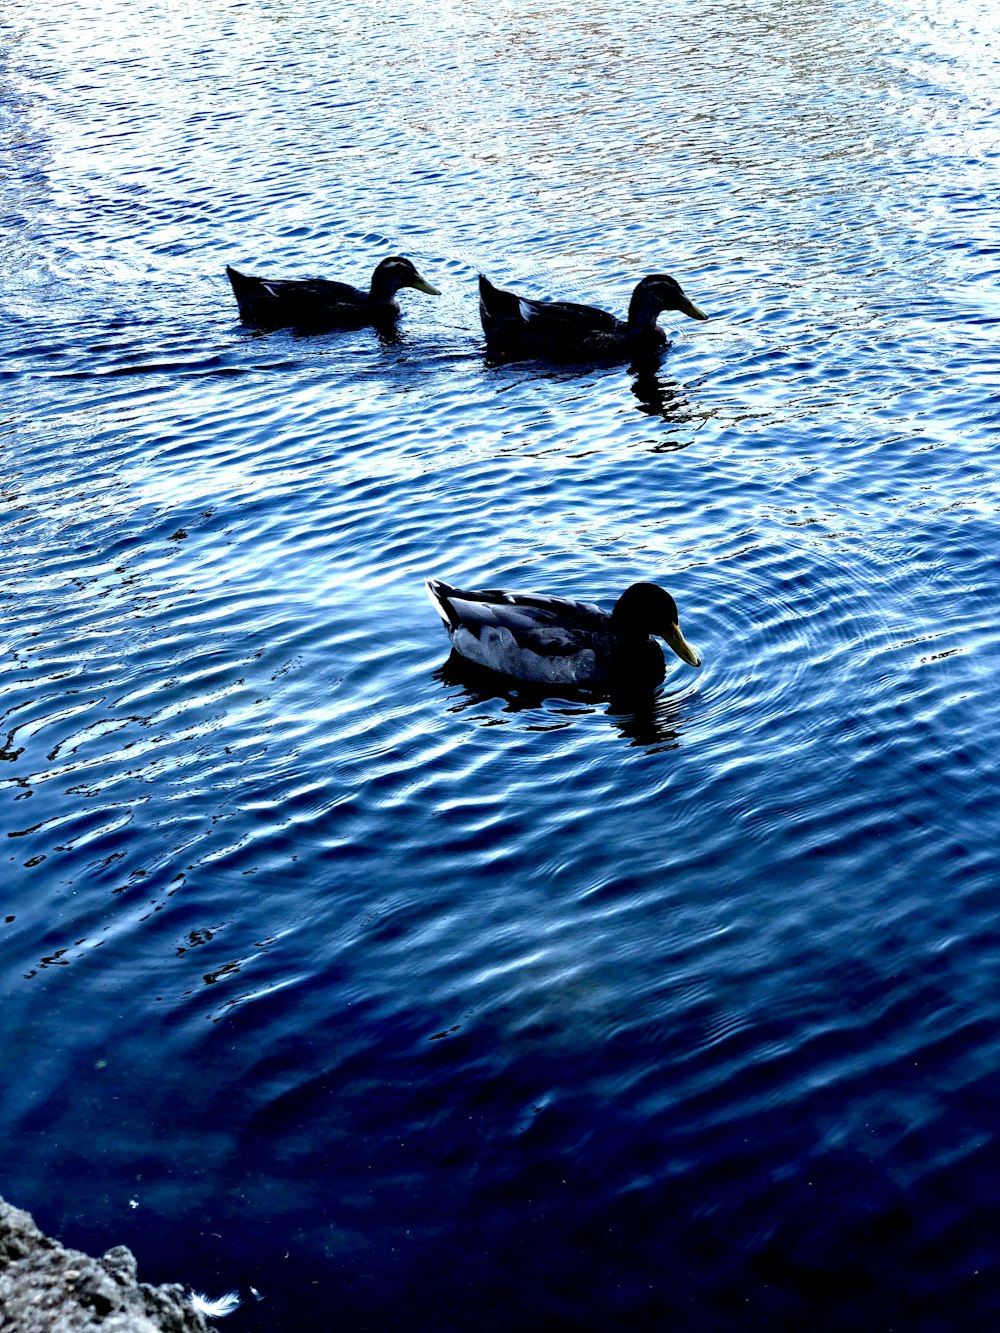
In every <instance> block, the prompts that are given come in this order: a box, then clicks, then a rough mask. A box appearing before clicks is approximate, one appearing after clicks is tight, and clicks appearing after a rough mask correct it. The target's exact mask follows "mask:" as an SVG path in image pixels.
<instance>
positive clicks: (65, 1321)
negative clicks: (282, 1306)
mask: <svg viewBox="0 0 1000 1333" xmlns="http://www.w3.org/2000/svg"><path fill="white" fill-rule="evenodd" d="M211 1327H212V1326H211V1325H210V1324H208V1323H207V1322H206V1320H205V1318H204V1316H203V1315H201V1314H199V1313H198V1311H197V1310H195V1309H194V1308H193V1306H192V1305H191V1303H190V1301H189V1300H188V1299H187V1297H186V1295H185V1293H184V1288H183V1287H182V1286H180V1284H179V1283H176V1282H171V1283H167V1284H166V1285H165V1286H162V1287H151V1286H150V1285H149V1284H148V1283H146V1282H140V1281H139V1280H138V1276H137V1269H136V1262H135V1257H134V1256H133V1254H132V1251H131V1250H127V1249H126V1248H125V1246H124V1245H116V1246H115V1247H114V1249H113V1250H108V1252H107V1254H105V1255H104V1257H103V1258H101V1259H92V1258H91V1257H90V1256H89V1255H87V1254H83V1253H81V1251H79V1250H67V1249H66V1248H65V1247H64V1246H62V1245H60V1244H59V1242H58V1241H57V1240H52V1239H51V1238H50V1237H48V1236H43V1235H42V1233H41V1232H40V1231H39V1229H38V1228H37V1227H36V1226H35V1223H34V1221H33V1219H32V1218H31V1216H30V1214H28V1213H25V1212H22V1211H21V1209H20V1208H13V1207H12V1206H11V1205H10V1204H9V1203H5V1202H4V1200H3V1199H0V1330H2V1333H91V1330H96V1329H100V1331H101V1333H209V1330H210V1329H211Z"/></svg>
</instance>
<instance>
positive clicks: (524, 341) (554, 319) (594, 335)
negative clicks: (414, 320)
mask: <svg viewBox="0 0 1000 1333" xmlns="http://www.w3.org/2000/svg"><path fill="white" fill-rule="evenodd" d="M661 310H680V311H682V312H683V313H684V314H685V315H688V316H690V318H691V319H708V316H707V315H706V314H705V312H704V311H703V310H699V309H698V307H697V306H696V305H695V303H694V302H693V301H691V300H690V299H689V298H688V297H687V296H685V295H684V293H683V291H682V290H681V287H680V284H679V283H678V282H676V281H675V279H673V278H671V277H669V276H668V275H667V274H666V273H650V274H649V275H648V276H647V277H645V278H643V279H642V281H641V282H639V283H638V285H637V286H636V289H635V291H634V292H633V293H632V299H631V301H630V302H629V307H628V318H627V319H618V317H617V316H616V315H612V314H610V313H609V312H608V311H607V310H599V309H598V308H597V307H596V306H589V305H575V304H574V303H573V302H572V301H534V300H529V298H528V297H526V296H518V295H517V294H516V293H515V292H505V291H502V290H501V289H500V288H499V287H494V285H493V283H492V282H490V280H489V278H487V277H486V276H485V274H482V273H480V275H479V317H480V319H481V320H482V323H483V332H484V333H485V334H486V346H487V349H488V350H489V351H490V352H491V353H493V354H496V355H498V356H500V357H503V358H511V357H542V358H548V359H550V360H559V361H571V360H587V359H601V358H604V357H608V356H631V355H635V354H636V353H639V354H641V353H647V354H648V353H650V352H655V351H657V350H658V349H659V348H662V347H663V346H664V345H665V343H666V341H667V339H666V334H665V333H664V332H663V330H662V329H661V328H660V327H659V325H658V324H657V322H656V318H657V316H658V315H659V313H660V312H661Z"/></svg>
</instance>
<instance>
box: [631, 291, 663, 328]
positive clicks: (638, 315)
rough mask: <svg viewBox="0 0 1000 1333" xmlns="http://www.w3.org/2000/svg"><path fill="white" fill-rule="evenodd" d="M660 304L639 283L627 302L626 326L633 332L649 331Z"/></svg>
mask: <svg viewBox="0 0 1000 1333" xmlns="http://www.w3.org/2000/svg"><path fill="white" fill-rule="evenodd" d="M661 309H662V306H661V305H660V304H659V302H658V301H657V300H656V298H655V297H654V296H650V294H649V293H648V292H647V291H644V290H643V287H642V285H641V284H640V285H639V286H638V287H637V288H636V289H635V291H634V292H633V293H632V299H631V301H629V304H628V326H629V328H630V329H631V330H632V332H633V333H651V332H652V331H653V330H654V329H655V328H656V319H657V316H658V315H659V313H660V311H661Z"/></svg>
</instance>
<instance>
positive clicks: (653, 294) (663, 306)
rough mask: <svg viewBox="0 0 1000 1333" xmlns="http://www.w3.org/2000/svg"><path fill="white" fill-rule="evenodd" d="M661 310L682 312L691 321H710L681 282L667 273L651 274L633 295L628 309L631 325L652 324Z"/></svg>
mask: <svg viewBox="0 0 1000 1333" xmlns="http://www.w3.org/2000/svg"><path fill="white" fill-rule="evenodd" d="M661 310H680V311H681V313H682V314H685V315H689V316H690V317H691V319H708V316H707V315H706V314H705V312H704V310H699V309H698V307H697V306H696V305H695V303H694V302H693V301H691V300H689V299H688V297H686V296H685V295H684V293H683V291H682V290H681V285H680V283H679V282H675V280H674V279H673V278H671V277H669V276H668V275H667V274H666V273H650V274H649V276H648V277H646V278H643V280H642V281H641V282H640V283H639V285H638V286H637V287H636V289H635V291H634V292H633V293H632V300H631V302H630V303H629V308H628V322H629V323H630V324H640V325H641V324H650V323H655V322H656V316H657V315H658V314H659V313H660V311H661Z"/></svg>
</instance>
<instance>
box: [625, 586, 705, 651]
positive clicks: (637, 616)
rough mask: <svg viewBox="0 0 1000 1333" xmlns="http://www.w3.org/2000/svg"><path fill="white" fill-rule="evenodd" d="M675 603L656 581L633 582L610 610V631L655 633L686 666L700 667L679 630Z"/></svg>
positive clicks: (630, 635)
mask: <svg viewBox="0 0 1000 1333" xmlns="http://www.w3.org/2000/svg"><path fill="white" fill-rule="evenodd" d="M679 620H680V617H679V616H678V614H677V603H676V602H675V601H674V599H673V598H672V597H671V595H670V593H668V592H667V590H666V588H661V587H660V586H659V584H656V583H633V584H632V586H631V587H630V588H626V589H625V591H624V592H623V593H622V595H621V596H620V597H619V598H618V601H617V602H616V603H615V606H614V610H613V611H612V612H611V628H612V631H613V632H614V633H615V634H617V635H619V636H620V637H622V638H645V637H646V636H648V635H650V634H655V635H656V637H657V638H659V639H663V641H664V642H665V643H666V644H667V645H668V646H669V647H670V648H671V649H672V650H673V651H674V652H675V653H676V654H677V656H678V657H679V658H680V659H681V661H682V662H687V664H688V666H693V667H696V666H701V658H700V657H699V656H698V654H697V653H696V652H695V650H694V649H693V648H692V647H691V645H690V644H689V643H688V641H687V639H685V637H684V635H683V634H682V633H681V627H680V624H679Z"/></svg>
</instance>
